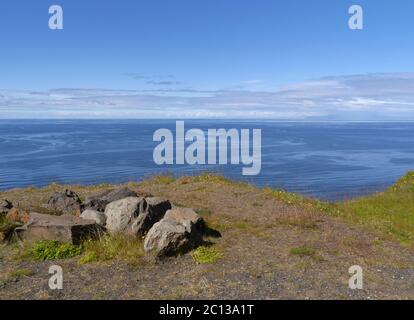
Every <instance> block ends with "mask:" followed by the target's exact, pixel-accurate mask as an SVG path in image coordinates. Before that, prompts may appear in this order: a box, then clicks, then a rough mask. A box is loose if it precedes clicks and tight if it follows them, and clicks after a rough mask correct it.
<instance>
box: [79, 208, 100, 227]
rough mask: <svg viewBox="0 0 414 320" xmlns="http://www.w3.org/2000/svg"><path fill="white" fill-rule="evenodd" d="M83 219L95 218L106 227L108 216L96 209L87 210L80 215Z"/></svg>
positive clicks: (94, 219)
mask: <svg viewBox="0 0 414 320" xmlns="http://www.w3.org/2000/svg"><path fill="white" fill-rule="evenodd" d="M80 217H81V218H82V219H85V220H93V221H95V222H96V223H97V224H99V225H100V226H102V227H104V226H105V225H106V216H105V214H104V213H102V212H99V211H96V210H91V209H88V210H85V211H83V212H82V214H81V215H80Z"/></svg>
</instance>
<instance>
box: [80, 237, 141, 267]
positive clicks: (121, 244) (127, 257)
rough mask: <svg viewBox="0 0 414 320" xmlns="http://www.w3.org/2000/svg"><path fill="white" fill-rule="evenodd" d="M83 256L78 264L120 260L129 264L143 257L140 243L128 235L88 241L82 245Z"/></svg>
mask: <svg viewBox="0 0 414 320" xmlns="http://www.w3.org/2000/svg"><path fill="white" fill-rule="evenodd" d="M83 247H84V254H83V256H82V257H81V258H80V260H79V263H80V264H87V263H92V262H99V261H108V260H122V261H126V262H128V263H131V264H136V263H138V262H139V261H140V257H142V256H144V248H143V244H142V241H141V240H139V239H137V238H135V237H132V236H128V235H123V234H116V235H105V236H103V237H102V238H101V239H100V240H88V241H85V242H84V243H83Z"/></svg>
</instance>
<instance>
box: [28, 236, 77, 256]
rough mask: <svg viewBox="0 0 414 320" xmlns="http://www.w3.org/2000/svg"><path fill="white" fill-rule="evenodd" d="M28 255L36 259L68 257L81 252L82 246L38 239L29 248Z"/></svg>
mask: <svg viewBox="0 0 414 320" xmlns="http://www.w3.org/2000/svg"><path fill="white" fill-rule="evenodd" d="M29 250H30V251H29V254H30V256H31V257H32V258H33V259H35V260H37V261H47V260H60V259H69V258H73V257H75V256H78V255H80V254H82V251H83V248H82V246H75V245H73V244H69V243H60V242H58V241H49V240H45V241H39V242H36V243H35V244H34V245H33V246H32V247H31V248H30V249H29Z"/></svg>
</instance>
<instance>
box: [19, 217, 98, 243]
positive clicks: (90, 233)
mask: <svg viewBox="0 0 414 320" xmlns="http://www.w3.org/2000/svg"><path fill="white" fill-rule="evenodd" d="M16 231H17V232H18V234H19V236H20V238H22V239H23V240H27V241H30V242H35V241H41V240H56V241H60V242H68V243H72V244H79V243H80V242H81V241H82V240H84V239H87V238H91V237H92V238H95V237H98V236H100V235H101V233H102V230H101V228H100V226H98V225H97V224H96V223H95V221H92V220H84V219H81V218H79V217H75V216H73V215H62V216H53V215H48V214H39V213H30V220H29V222H28V223H27V224H26V225H24V226H23V227H21V228H18V229H16Z"/></svg>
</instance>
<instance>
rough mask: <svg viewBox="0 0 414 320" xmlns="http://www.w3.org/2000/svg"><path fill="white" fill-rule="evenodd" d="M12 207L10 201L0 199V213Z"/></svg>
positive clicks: (4, 212)
mask: <svg viewBox="0 0 414 320" xmlns="http://www.w3.org/2000/svg"><path fill="white" fill-rule="evenodd" d="M12 208H13V204H12V203H11V202H10V201H8V200H6V199H4V200H0V214H7V213H8V212H9V211H10V209H12Z"/></svg>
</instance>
